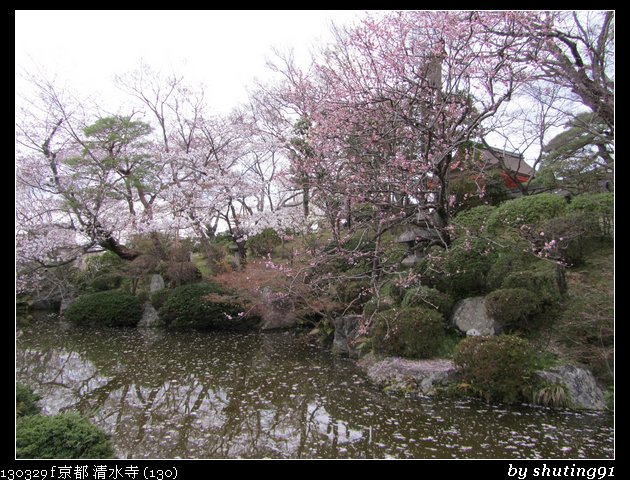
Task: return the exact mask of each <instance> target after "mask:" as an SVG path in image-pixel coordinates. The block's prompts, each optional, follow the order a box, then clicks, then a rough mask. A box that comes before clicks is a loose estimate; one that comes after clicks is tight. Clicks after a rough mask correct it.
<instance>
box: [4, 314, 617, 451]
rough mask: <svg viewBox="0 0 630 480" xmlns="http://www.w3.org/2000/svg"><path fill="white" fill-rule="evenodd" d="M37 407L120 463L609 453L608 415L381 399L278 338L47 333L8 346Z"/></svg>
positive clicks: (340, 363) (348, 374)
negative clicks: (96, 438) (94, 430)
mask: <svg viewBox="0 0 630 480" xmlns="http://www.w3.org/2000/svg"><path fill="white" fill-rule="evenodd" d="M16 355H17V363H16V368H17V378H18V380H19V381H22V382H24V383H26V384H29V385H31V386H33V387H34V388H35V390H36V392H38V393H39V394H40V395H42V396H43V397H44V398H43V401H42V402H40V403H41V404H42V406H43V407H44V410H45V412H46V413H48V414H55V413H57V412H59V411H64V410H66V409H78V410H79V411H81V412H83V413H84V414H86V415H88V416H89V417H90V418H91V419H92V421H93V422H94V423H96V424H98V425H99V426H101V427H103V428H104V429H105V430H107V431H108V432H110V433H111V434H112V437H113V442H114V446H115V450H116V453H117V455H118V456H119V457H121V458H177V457H182V458H236V457H243V458H261V457H271V458H345V457H348V458H386V457H393V458H474V457H481V458H523V457H525V458H578V457H590V458H610V457H612V456H613V454H614V452H613V426H612V418H611V416H608V415H597V414H578V413H574V412H561V413H557V412H550V411H548V410H545V409H540V408H526V407H522V408H510V409H506V408H504V407H493V406H488V405H485V404H480V403H477V402H436V401H429V400H427V401H420V400H417V399H406V398H399V397H392V396H388V395H386V394H384V393H382V392H381V391H380V390H378V389H376V388H374V387H372V386H371V385H370V384H369V383H368V382H367V381H366V380H365V377H364V375H363V374H362V372H360V371H359V370H358V369H357V368H356V367H355V366H354V364H353V363H352V362H351V361H347V360H343V359H335V358H333V357H331V356H330V355H329V354H328V353H327V352H324V351H322V350H321V349H319V348H318V347H315V346H312V345H307V344H305V343H303V342H301V341H299V340H298V339H297V338H296V337H295V336H294V335H293V334H290V333H272V334H232V333H226V334H212V333H210V334H204V333H164V332H161V331H155V330H105V329H101V330H99V329H85V328H70V329H63V328H60V324H59V323H58V322H54V321H52V322H51V321H47V322H36V323H34V324H33V325H32V326H31V327H29V328H28V329H25V330H24V334H23V335H22V336H21V337H20V338H19V339H18V341H17V352H16Z"/></svg>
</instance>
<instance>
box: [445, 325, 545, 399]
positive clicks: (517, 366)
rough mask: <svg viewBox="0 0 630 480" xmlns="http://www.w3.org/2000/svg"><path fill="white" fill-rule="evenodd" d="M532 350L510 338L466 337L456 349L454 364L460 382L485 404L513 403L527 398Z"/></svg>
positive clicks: (519, 340) (501, 336) (505, 336)
mask: <svg viewBox="0 0 630 480" xmlns="http://www.w3.org/2000/svg"><path fill="white" fill-rule="evenodd" d="M532 357H533V350H532V348H531V346H530V345H529V343H528V342H527V341H525V340H523V339H521V338H518V337H516V336H513V335H499V336H497V337H468V338H465V339H464V340H462V341H461V342H460V343H459V344H458V345H457V348H456V350H455V355H454V357H453V361H454V362H455V364H456V365H457V367H458V368H459V371H460V375H461V381H462V382H464V383H466V384H468V385H469V386H470V388H471V389H472V390H473V391H474V392H475V393H476V394H477V395H478V396H480V397H482V398H484V399H486V401H493V400H495V401H500V402H506V403H515V402H518V401H520V400H524V399H526V398H527V395H528V391H529V386H528V384H529V374H530V371H531V360H532Z"/></svg>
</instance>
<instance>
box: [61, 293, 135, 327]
mask: <svg viewBox="0 0 630 480" xmlns="http://www.w3.org/2000/svg"><path fill="white" fill-rule="evenodd" d="M142 311H143V308H142V303H141V302H140V300H139V299H138V298H137V297H134V296H133V295H129V294H127V293H123V292H119V291H117V290H110V291H107V292H97V293H88V294H86V295H82V296H80V297H79V298H77V299H76V300H75V301H74V302H73V303H72V304H71V305H70V306H69V307H68V309H67V310H66V311H65V313H64V315H65V317H66V318H67V319H68V320H69V321H71V322H73V323H76V324H78V325H95V326H106V327H134V326H136V325H137V324H138V322H139V321H140V319H141V318H142Z"/></svg>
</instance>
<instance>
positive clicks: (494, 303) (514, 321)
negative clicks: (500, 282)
mask: <svg viewBox="0 0 630 480" xmlns="http://www.w3.org/2000/svg"><path fill="white" fill-rule="evenodd" d="M484 302H485V304H486V310H487V311H488V314H489V315H490V316H491V317H492V318H494V319H495V320H496V321H497V322H499V324H500V325H501V327H502V328H503V329H505V330H507V331H511V330H525V329H527V327H528V321H529V320H530V319H531V317H533V316H534V315H536V314H537V313H540V311H541V310H542V300H541V298H540V296H538V295H537V294H535V293H533V292H531V291H529V290H526V289H524V288H502V289H500V290H495V291H494V292H492V293H490V294H488V295H487V296H486V298H485V301H484Z"/></svg>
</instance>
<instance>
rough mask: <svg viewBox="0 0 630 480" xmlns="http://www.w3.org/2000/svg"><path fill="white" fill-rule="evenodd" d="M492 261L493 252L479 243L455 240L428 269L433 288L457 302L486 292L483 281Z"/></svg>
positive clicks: (493, 258)
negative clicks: (431, 273) (431, 275)
mask: <svg viewBox="0 0 630 480" xmlns="http://www.w3.org/2000/svg"><path fill="white" fill-rule="evenodd" d="M495 258H496V252H495V248H494V246H493V245H492V244H490V243H489V242H486V241H485V240H481V239H473V240H470V239H459V240H456V241H454V242H453V243H452V244H451V248H450V249H449V250H448V251H444V253H443V254H442V257H441V260H439V261H438V262H437V263H436V264H435V265H433V266H432V270H433V271H434V272H436V273H434V274H433V276H434V283H433V286H435V288H437V289H438V290H441V291H443V292H447V293H448V294H450V295H451V297H452V298H453V300H455V301H456V300H459V299H461V298H466V297H469V296H472V295H477V294H483V293H486V292H487V291H488V287H487V285H486V277H487V275H488V272H489V271H490V268H491V267H492V265H493V263H494V261H495Z"/></svg>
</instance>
